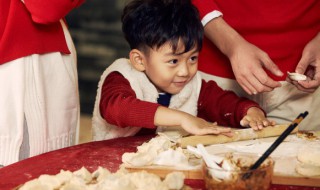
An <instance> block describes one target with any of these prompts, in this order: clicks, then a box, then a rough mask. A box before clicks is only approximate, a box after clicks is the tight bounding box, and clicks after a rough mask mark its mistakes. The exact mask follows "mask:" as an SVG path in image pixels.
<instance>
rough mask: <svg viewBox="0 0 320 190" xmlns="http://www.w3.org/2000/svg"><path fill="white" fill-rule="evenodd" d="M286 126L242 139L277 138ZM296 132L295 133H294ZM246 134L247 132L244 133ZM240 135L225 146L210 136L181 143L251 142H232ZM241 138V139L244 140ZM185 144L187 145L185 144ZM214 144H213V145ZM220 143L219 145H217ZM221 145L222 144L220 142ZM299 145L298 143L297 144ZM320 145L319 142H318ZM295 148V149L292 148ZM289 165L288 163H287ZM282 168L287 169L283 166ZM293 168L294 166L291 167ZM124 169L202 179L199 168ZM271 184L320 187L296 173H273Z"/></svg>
mask: <svg viewBox="0 0 320 190" xmlns="http://www.w3.org/2000/svg"><path fill="white" fill-rule="evenodd" d="M287 126H288V125H283V126H277V130H276V131H277V132H276V133H278V135H276V134H275V133H274V132H273V133H269V132H266V131H265V132H263V133H261V132H260V133H259V132H258V133H255V134H252V133H251V132H250V134H251V135H249V136H248V135H243V134H242V133H241V134H242V137H243V136H244V138H249V139H255V138H263V137H268V136H279V135H280V134H281V133H282V132H283V130H285V128H286V127H287ZM295 132H296V131H295ZM245 133H246V134H247V133H248V132H245ZM241 134H240V135H239V134H238V137H237V138H234V139H232V140H231V142H230V141H229V140H228V141H229V142H226V143H225V144H223V145H221V142H216V141H215V140H212V139H213V138H212V136H210V135H209V138H208V136H207V137H205V138H204V139H203V138H199V137H201V136H193V137H189V138H188V139H187V140H185V141H183V142H184V143H185V144H184V146H186V145H196V144H198V143H203V144H206V145H209V144H214V143H216V144H217V146H225V145H230V144H241V143H242V144H243V143H246V142H249V141H253V140H247V141H241V142H234V141H238V140H237V139H241V138H242V137H241V138H239V136H241ZM316 134H317V135H318V136H319V137H320V131H319V132H316ZM253 136H256V137H254V138H252V137H253ZM291 136H295V137H296V135H295V134H294V135H291ZM202 137H203V136H202ZM244 138H243V139H244ZM276 138H277V137H270V138H263V139H261V140H262V141H264V140H266V141H268V140H269V141H272V142H273V141H274V140H275V139H276ZM190 139H191V140H190ZM220 140H221V139H220ZM222 140H223V141H224V138H222ZM186 142H187V143H186ZM213 142H214V143H213ZM304 142H305V143H312V142H313V141H308V140H305V141H304ZM219 143H220V145H219ZM222 143H223V142H222ZM299 143H300V142H299ZM319 143H320V142H319ZM212 146H215V145H212ZM209 147H210V146H209ZM293 148H295V147H293ZM286 159H287V158H284V160H282V162H287V161H286ZM289 159H291V161H292V159H296V158H292V157H288V160H289ZM289 163H290V162H289ZM284 167H287V165H286V166H284ZM293 167H294V166H293ZM126 169H128V170H129V171H140V170H146V171H148V172H151V173H154V174H157V175H159V176H160V177H164V176H166V175H167V174H168V173H170V172H173V171H181V172H183V173H184V174H185V176H186V178H187V179H203V177H202V171H201V168H200V167H199V168H196V169H192V170H179V169H177V168H172V167H164V166H145V167H129V166H126ZM272 183H273V184H285V185H300V186H311V187H320V176H316V177H304V176H301V175H299V174H297V173H295V174H292V175H291V174H290V175H288V174H283V173H282V174H281V173H276V172H275V173H274V176H273V179H272Z"/></svg>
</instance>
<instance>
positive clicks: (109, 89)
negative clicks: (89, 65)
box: [100, 72, 159, 128]
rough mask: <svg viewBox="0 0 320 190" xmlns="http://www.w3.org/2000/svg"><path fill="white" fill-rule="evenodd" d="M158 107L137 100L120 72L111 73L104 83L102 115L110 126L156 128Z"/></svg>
mask: <svg viewBox="0 0 320 190" xmlns="http://www.w3.org/2000/svg"><path fill="white" fill-rule="evenodd" d="M158 106H159V104H156V103H151V102H146V101H141V100H139V99H137V97H136V94H135V92H134V91H133V89H132V88H131V86H130V83H129V81H128V80H127V79H125V78H124V77H123V76H122V75H121V74H120V73H118V72H112V73H110V74H109V75H108V76H107V78H106V79H105V81H104V83H103V86H102V90H101V100H100V113H101V115H102V117H103V118H104V119H105V120H106V121H107V122H108V123H110V124H113V125H116V126H119V127H128V126H135V127H143V128H156V126H155V125H154V116H155V112H156V110H157V108H158Z"/></svg>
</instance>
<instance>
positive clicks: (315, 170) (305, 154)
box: [296, 143, 320, 176]
mask: <svg viewBox="0 0 320 190" xmlns="http://www.w3.org/2000/svg"><path fill="white" fill-rule="evenodd" d="M297 159H298V161H299V163H298V164H297V165H296V171H297V173H299V174H301V175H303V176H320V144H319V143H313V144H311V145H308V146H303V147H302V148H301V149H299V151H298V155H297Z"/></svg>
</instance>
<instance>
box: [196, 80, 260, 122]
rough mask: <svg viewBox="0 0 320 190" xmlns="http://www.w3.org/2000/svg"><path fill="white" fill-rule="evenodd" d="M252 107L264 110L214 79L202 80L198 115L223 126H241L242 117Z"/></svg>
mask: <svg viewBox="0 0 320 190" xmlns="http://www.w3.org/2000/svg"><path fill="white" fill-rule="evenodd" d="M251 107H258V108H260V109H261V110H262V108H261V107H260V106H259V105H258V104H257V103H256V102H253V101H251V100H248V99H246V98H241V97H238V96H237V95H236V94H235V93H234V92H232V91H226V90H223V89H222V88H220V87H219V86H218V85H217V83H216V82H214V81H209V82H205V81H204V80H203V81H202V87H201V91H200V96H199V101H198V117H201V118H203V119H205V120H207V121H210V122H217V123H218V124H219V125H223V126H229V127H240V121H241V119H242V118H243V117H244V116H245V115H246V114H247V111H248V109H249V108H251Z"/></svg>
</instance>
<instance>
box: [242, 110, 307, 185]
mask: <svg viewBox="0 0 320 190" xmlns="http://www.w3.org/2000/svg"><path fill="white" fill-rule="evenodd" d="M308 114H309V113H308V111H305V112H304V113H300V114H299V115H298V117H297V118H296V119H295V120H294V121H293V122H292V123H291V124H290V125H289V127H288V128H287V129H286V130H285V131H283V133H282V134H281V135H280V136H279V137H278V138H277V139H276V140H275V141H274V143H273V144H272V145H271V146H270V147H269V148H268V149H267V150H266V151H265V153H263V155H262V156H261V157H260V158H259V159H258V160H257V161H256V162H255V163H254V164H253V165H252V166H251V167H250V169H249V170H254V169H257V168H258V167H259V166H260V165H261V164H262V163H263V161H265V159H267V157H268V156H269V155H270V154H271V153H272V152H273V151H274V150H275V149H276V148H277V147H278V146H279V145H280V144H281V142H282V141H283V140H284V139H285V138H286V137H287V136H288V135H289V134H290V133H291V132H292V131H293V130H294V128H296V127H297V126H298V124H299V123H300V122H301V121H302V120H303V119H304V118H305V117H306V116H307V115H308ZM250 176H251V173H246V174H245V175H243V177H242V179H247V178H249V177H250Z"/></svg>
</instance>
